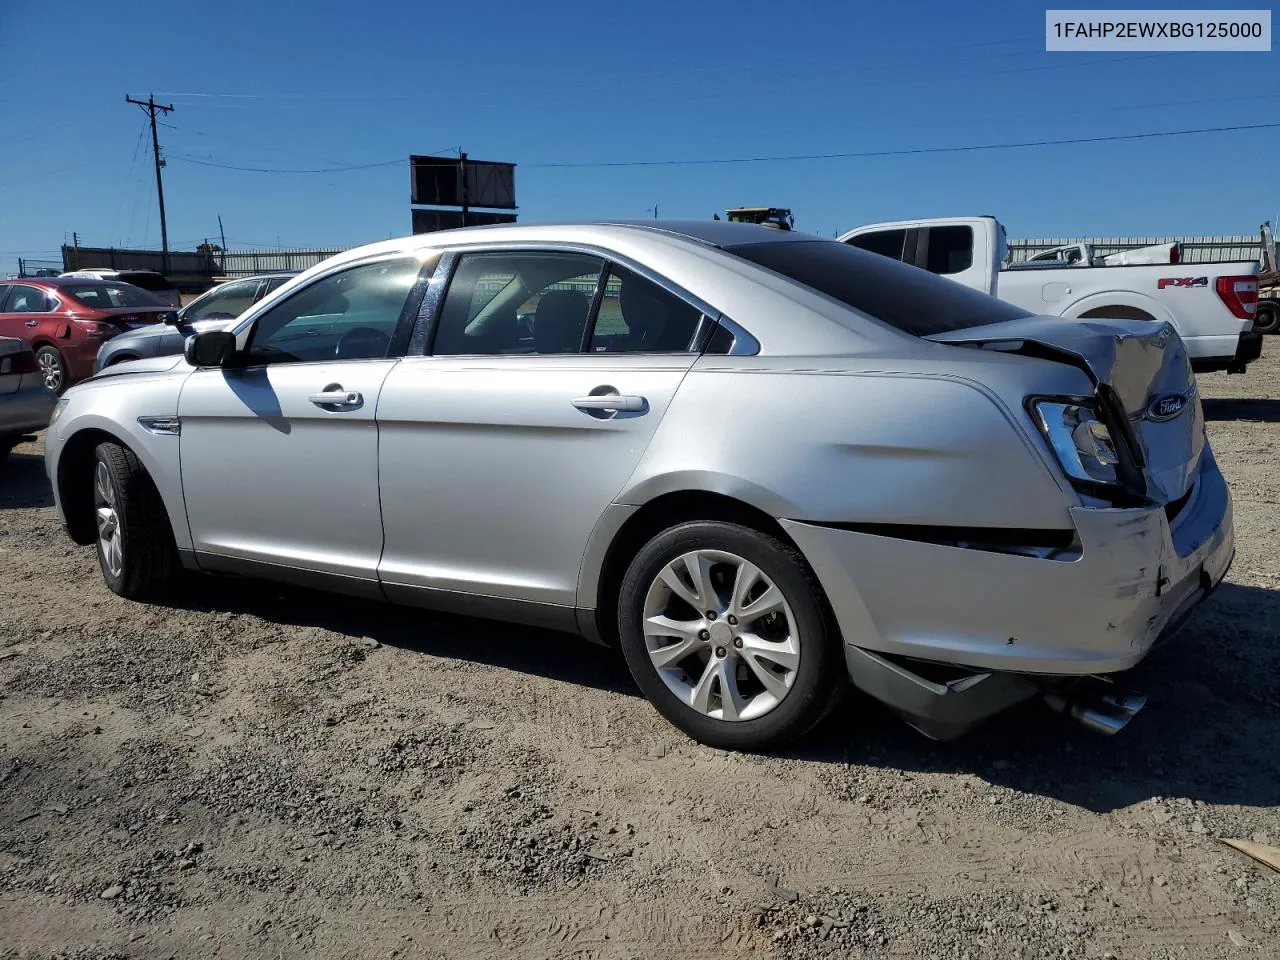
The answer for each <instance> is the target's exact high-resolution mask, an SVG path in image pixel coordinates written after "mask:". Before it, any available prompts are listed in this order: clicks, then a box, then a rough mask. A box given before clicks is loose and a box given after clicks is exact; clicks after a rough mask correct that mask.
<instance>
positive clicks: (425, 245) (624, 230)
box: [301, 219, 833, 276]
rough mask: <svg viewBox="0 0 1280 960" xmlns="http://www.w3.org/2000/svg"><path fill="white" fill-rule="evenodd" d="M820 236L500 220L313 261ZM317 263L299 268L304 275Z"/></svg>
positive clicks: (750, 226) (693, 223) (712, 225)
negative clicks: (469, 247)
mask: <svg viewBox="0 0 1280 960" xmlns="http://www.w3.org/2000/svg"><path fill="white" fill-rule="evenodd" d="M803 241H809V242H813V241H820V242H823V243H831V242H833V241H831V240H830V239H829V238H827V237H819V236H816V235H814V234H810V233H798V232H796V231H794V230H777V229H774V228H772V227H766V226H761V225H760V224H755V223H733V222H731V221H728V220H622V219H619V220H582V221H566V222H544V223H503V224H494V225H491V226H483V227H461V228H458V229H456V230H436V231H433V232H431V233H418V234H413V235H411V236H405V237H394V238H392V239H390V240H379V241H377V242H375V243H370V244H365V245H364V246H361V247H352V248H351V249H349V250H344V251H343V252H342V253H339V254H336V255H335V256H334V257H332V258H330V259H329V260H326V261H323V262H322V263H321V264H319V265H317V266H318V267H321V268H329V267H332V266H335V265H337V264H341V263H345V262H351V261H354V260H362V259H364V258H366V257H374V256H379V255H382V254H391V253H411V252H416V251H421V250H430V249H433V248H435V247H446V246H455V245H462V244H467V243H495V242H496V243H522V242H528V243H573V242H577V243H599V244H602V245H604V246H615V247H619V248H626V247H634V246H636V245H643V246H653V245H655V244H656V245H659V246H669V245H670V244H672V243H675V244H692V245H695V246H701V247H712V248H716V249H720V250H732V249H733V248H734V247H740V246H746V245H749V244H756V243H796V242H803ZM316 269H317V267H312V268H310V269H309V270H304V271H303V272H302V274H301V276H307V275H309V274H311V273H312V272H313V271H315V270H316Z"/></svg>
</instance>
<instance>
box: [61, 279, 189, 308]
mask: <svg viewBox="0 0 1280 960" xmlns="http://www.w3.org/2000/svg"><path fill="white" fill-rule="evenodd" d="M62 292H63V293H65V294H67V295H68V296H69V297H71V298H72V299H73V300H76V301H78V302H80V303H81V304H83V305H84V306H86V307H94V308H96V309H98V310H110V309H111V308H112V307H164V306H168V304H166V303H165V302H164V301H162V300H158V299H157V298H155V297H153V296H152V295H151V294H149V293H147V291H145V290H140V289H138V288H137V287H135V286H133V285H132V284H128V283H83V284H79V283H78V284H76V285H75V286H65V287H62Z"/></svg>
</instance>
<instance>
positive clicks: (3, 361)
mask: <svg viewBox="0 0 1280 960" xmlns="http://www.w3.org/2000/svg"><path fill="white" fill-rule="evenodd" d="M39 372H40V365H39V364H37V363H36V355H35V354H34V353H33V352H32V351H30V350H23V351H22V352H21V353H11V354H9V355H8V356H5V357H0V376H3V375H4V374H19V373H39Z"/></svg>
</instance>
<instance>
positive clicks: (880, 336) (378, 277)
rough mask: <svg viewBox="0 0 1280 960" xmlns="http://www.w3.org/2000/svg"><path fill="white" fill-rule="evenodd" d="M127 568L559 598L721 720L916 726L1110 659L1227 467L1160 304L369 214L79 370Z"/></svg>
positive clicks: (63, 460)
mask: <svg viewBox="0 0 1280 960" xmlns="http://www.w3.org/2000/svg"><path fill="white" fill-rule="evenodd" d="M46 463H47V465H48V471H49V475H50V478H51V479H52V481H53V487H54V491H55V496H56V499H57V503H58V508H59V510H60V512H61V514H62V516H63V518H64V520H65V523H66V526H67V530H68V532H69V533H70V535H71V537H72V538H73V539H74V540H75V541H76V542H78V543H82V544H94V543H96V544H97V551H98V559H99V562H100V565H101V568H102V573H103V576H104V577H105V579H106V582H107V585H108V586H109V587H110V588H111V589H112V590H114V591H115V592H116V593H118V594H120V595H122V596H125V597H131V598H142V597H155V596H158V595H162V594H163V593H164V591H165V590H166V589H168V588H170V587H171V586H172V584H173V583H174V581H175V579H176V578H177V577H178V576H179V575H180V574H181V573H182V572H183V571H214V572H219V573H233V574H244V575H250V576H261V577H270V578H276V579H280V580H288V581H295V582H300V583H303V584H309V585H312V586H318V587H321V588H323V589H327V590H333V591H340V592H344V593H349V594H355V595H359V596H363V597H369V598H375V599H379V600H386V601H391V602H395V603H404V604H417V605H421V606H424V607H431V608H437V609H447V610H454V611H461V612H465V613H469V614H474V615H477V616H484V617H490V618H498V619H506V620H512V621H517V622H521V623H527V624H538V625H544V626H550V627H555V628H560V629H565V630H571V631H575V632H578V633H580V634H582V635H584V636H586V637H588V638H590V639H592V640H595V641H598V642H602V643H607V644H617V645H619V646H620V647H621V649H622V652H623V654H624V656H625V658H626V661H627V664H628V666H629V667H630V669H631V672H632V674H633V676H634V677H635V681H636V683H637V684H638V686H639V687H640V689H641V690H642V691H643V692H644V694H645V695H646V696H647V697H648V698H649V699H650V700H651V701H652V702H653V704H654V706H655V707H656V708H657V709H658V710H659V711H661V713H662V714H663V715H664V716H666V717H667V718H668V719H669V720H670V721H671V722H672V723H674V724H675V725H677V726H678V727H680V728H681V729H682V730H684V731H686V732H687V733H688V734H690V735H691V736H693V737H695V738H696V739H698V740H701V741H703V742H705V743H709V744H714V745H717V746H721V747H729V748H741V749H762V748H767V747H773V746H776V745H778V744H781V743H783V742H785V741H787V740H790V739H793V738H795V737H797V736H800V735H802V734H804V733H805V732H806V731H807V730H809V729H810V728H811V727H813V726H814V725H815V724H816V723H817V722H818V721H819V720H820V719H821V718H822V717H823V716H824V715H825V714H826V713H827V712H828V711H829V710H830V708H831V707H832V705H833V704H835V703H836V702H837V701H838V699H839V698H840V697H841V695H842V694H844V693H845V692H846V691H847V690H848V689H851V688H856V689H858V690H860V691H862V692H864V693H865V694H868V695H870V696H871V697H873V698H875V699H877V700H880V701H882V702H884V703H886V704H887V705H889V707H890V708H892V709H893V710H894V711H896V712H898V713H899V714H901V715H902V716H903V717H904V718H906V719H907V720H908V722H910V723H912V724H913V725H914V726H916V727H917V728H919V729H920V730H922V731H923V732H925V733H926V734H928V735H930V736H934V737H949V736H954V735H956V734H958V733H960V732H962V731H963V730H965V729H967V728H968V727H970V726H972V725H973V724H975V723H977V722H979V721H981V720H983V719H984V718H986V717H988V716H991V715H992V714H994V713H996V712H998V711H1000V710H1002V709H1004V708H1005V707H1007V706H1009V705H1011V704H1013V703H1015V702H1018V701H1020V700H1024V699H1027V698H1031V697H1035V696H1045V697H1046V698H1047V699H1049V701H1050V702H1051V703H1052V704H1054V705H1056V706H1058V707H1059V708H1061V709H1063V710H1065V711H1067V712H1069V713H1071V714H1073V715H1075V716H1076V717H1078V718H1080V719H1083V720H1085V721H1086V722H1088V723H1090V724H1092V725H1094V726H1096V727H1099V728H1103V729H1108V730H1114V729H1118V728H1119V727H1120V726H1122V725H1123V724H1124V722H1125V721H1126V720H1127V719H1128V717H1129V716H1131V715H1132V714H1133V713H1134V712H1135V711H1136V710H1137V709H1138V707H1139V706H1140V705H1141V702H1142V701H1141V698H1138V697H1133V696H1126V695H1117V693H1116V691H1118V690H1119V689H1120V688H1119V687H1117V686H1114V685H1113V686H1112V687H1111V688H1110V689H1111V691H1112V693H1111V695H1108V696H1105V697H1104V696H1095V695H1094V694H1092V693H1090V692H1089V690H1088V688H1087V685H1086V684H1083V683H1081V682H1079V681H1081V680H1082V678H1085V677H1090V676H1094V677H1096V676H1097V675H1103V674H1117V673H1120V672H1122V671H1125V670H1127V669H1128V668H1130V667H1132V666H1133V665H1134V664H1136V663H1137V662H1138V661H1140V660H1141V659H1142V658H1143V657H1144V656H1145V655H1146V653H1147V651H1148V650H1149V649H1150V648H1151V646H1152V644H1153V643H1155V642H1156V641H1157V640H1158V639H1159V638H1161V637H1162V636H1165V635H1167V634H1169V633H1170V632H1172V631H1173V630H1174V629H1175V628H1176V626H1177V625H1178V624H1179V623H1180V622H1181V621H1182V619H1183V618H1184V617H1185V615H1186V614H1187V613H1188V612H1189V611H1190V610H1191V609H1192V608H1193V607H1194V606H1195V605H1196V604H1197V603H1199V601H1200V600H1202V599H1203V598H1204V597H1205V596H1206V595H1207V594H1208V593H1209V591H1210V590H1212V588H1213V587H1214V586H1216V585H1217V583H1218V582H1219V581H1220V580H1221V579H1222V577H1223V575H1224V574H1225V571H1226V568H1227V565H1228V564H1229V562H1230V560H1231V557H1232V555H1233V537H1232V527H1231V503H1230V496H1229V494H1228V491H1227V487H1226V484H1225V483H1224V481H1223V478H1222V476H1221V474H1220V473H1219V471H1218V468H1217V465H1216V464H1215V462H1214V458H1213V454H1212V452H1211V450H1210V448H1209V444H1208V442H1207V439H1206V436H1205V429H1204V422H1203V416H1202V413H1201V409H1200V402H1199V399H1198V397H1197V395H1196V392H1195V381H1194V379H1193V377H1192V374H1191V371H1190V368H1189V365H1188V362H1187V357H1186V353H1185V351H1184V349H1183V346H1182V343H1181V341H1180V340H1179V339H1178V337H1177V335H1176V334H1175V333H1174V332H1173V330H1172V329H1171V328H1169V327H1168V326H1167V325H1164V324H1158V323H1138V322H1135V321H1102V320H1088V321H1079V320H1062V319H1057V318H1046V317H1036V316H1032V315H1029V314H1027V313H1026V312H1025V311H1023V310H1021V309H1019V308H1016V307H1013V306H1011V305H1009V304H1006V303H1003V302H1001V301H998V300H995V299H992V298H990V297H986V296H983V295H981V294H977V293H973V292H971V291H968V290H966V289H964V288H962V287H960V286H959V285H958V284H954V283H952V282H950V281H948V280H945V279H942V278H938V277H934V276H932V275H930V274H928V273H926V272H924V271H922V270H918V269H916V268H914V267H910V266H906V265H904V264H901V263H897V262H895V261H892V260H889V259H886V258H883V257H879V256H877V255H875V254H872V253H868V252H865V251H862V250H858V249H855V248H852V247H849V246H847V245H845V244H841V243H837V242H834V241H830V240H822V239H819V238H816V237H810V236H805V235H803V234H797V233H788V232H779V231H774V230H769V229H766V228H762V227H756V226H750V225H743V224H732V223H716V222H712V223H653V222H648V223H598V224H582V225H555V226H536V225H516V226H504V227H492V228H471V229H467V230H461V231H451V232H443V233H435V234H427V235H422V236H416V237H411V238H406V239H401V240H392V241H386V242H383V243H377V244H373V245H371V246H367V247H363V248H360V249H357V250H351V251H349V252H347V253H344V254H341V255H339V256H337V257H334V258H333V259H331V260H329V261H327V262H325V263H322V264H320V265H319V266H317V267H315V268H313V269H311V270H309V271H307V272H306V273H304V274H302V275H300V276H298V277H296V278H294V279H293V280H291V281H289V282H288V283H286V284H284V285H283V286H282V287H280V288H279V289H278V290H276V291H274V292H273V293H271V294H270V295H269V296H267V297H266V298H265V299H263V300H262V301H260V302H258V303H257V304H255V305H254V306H253V307H251V308H250V309H249V310H248V312H246V313H245V314H244V315H243V316H242V317H241V318H240V319H239V320H238V321H237V323H236V324H235V326H234V328H233V329H230V330H221V331H209V332H205V333H201V334H199V335H197V336H194V337H192V338H190V339H189V340H188V341H187V344H186V353H185V356H182V357H160V358H155V359H151V360H140V361H137V362H135V363H131V364H125V365H122V366H119V367H111V368H108V369H107V370H105V371H103V372H102V373H101V374H99V375H98V376H96V377H94V378H93V379H91V380H89V381H87V382H85V383H83V384H81V385H79V386H77V387H75V388H73V389H72V390H70V391H69V392H68V393H67V394H66V395H65V396H64V397H63V399H62V400H61V401H60V403H59V405H58V409H57V411H56V414H55V418H54V423H53V426H52V427H51V429H50V431H49V434H48V439H47V454H46Z"/></svg>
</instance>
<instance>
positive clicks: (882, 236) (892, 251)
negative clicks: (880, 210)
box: [848, 230, 907, 260]
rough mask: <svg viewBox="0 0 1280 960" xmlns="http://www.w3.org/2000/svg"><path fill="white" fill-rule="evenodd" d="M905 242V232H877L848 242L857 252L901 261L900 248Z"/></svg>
mask: <svg viewBox="0 0 1280 960" xmlns="http://www.w3.org/2000/svg"><path fill="white" fill-rule="evenodd" d="M906 242H907V231H906V230H877V231H876V232H875V233H862V234H859V235H858V236H856V237H854V238H853V239H851V240H849V241H848V243H849V245H850V246H854V247H857V248H858V249H859V250H870V251H871V252H872V253H878V254H880V256H882V257H892V258H893V259H894V260H901V259H902V248H903V246H904V245H905V244H906Z"/></svg>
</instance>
